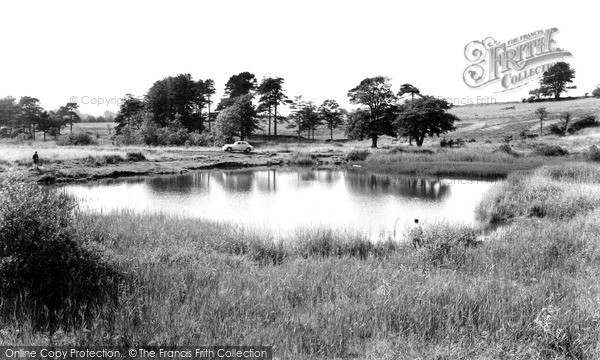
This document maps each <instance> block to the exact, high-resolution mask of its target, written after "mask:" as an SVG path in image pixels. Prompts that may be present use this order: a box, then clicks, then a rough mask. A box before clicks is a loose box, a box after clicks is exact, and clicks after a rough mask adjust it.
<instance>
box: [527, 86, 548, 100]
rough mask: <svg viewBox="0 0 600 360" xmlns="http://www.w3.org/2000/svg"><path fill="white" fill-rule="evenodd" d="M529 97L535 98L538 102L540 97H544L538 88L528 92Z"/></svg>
mask: <svg viewBox="0 0 600 360" xmlns="http://www.w3.org/2000/svg"><path fill="white" fill-rule="evenodd" d="M529 95H531V96H533V97H535V99H536V100H539V99H540V97H541V96H542V95H544V92H543V91H542V89H540V88H538V89H533V90H531V91H530V92H529Z"/></svg>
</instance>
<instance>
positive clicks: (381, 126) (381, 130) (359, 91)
mask: <svg viewBox="0 0 600 360" xmlns="http://www.w3.org/2000/svg"><path fill="white" fill-rule="evenodd" d="M348 97H349V98H350V103H352V104H360V105H364V106H366V107H368V109H369V112H368V115H369V116H368V117H367V118H365V117H364V116H362V115H361V116H358V117H357V116H355V117H354V118H353V121H358V120H360V121H363V122H365V123H364V124H352V128H353V130H352V131H351V132H350V133H351V134H352V136H354V137H355V138H356V139H359V140H362V139H364V138H366V137H370V138H371V147H374V148H376V147H377V139H378V138H379V136H381V135H389V136H395V135H396V133H395V129H394V127H393V125H392V122H393V120H394V119H393V118H391V117H390V116H386V115H389V112H388V111H386V110H389V109H390V108H391V107H393V106H394V104H395V103H396V97H395V96H394V93H393V92H392V90H391V85H390V80H389V79H388V78H386V77H383V76H377V77H373V78H366V79H364V80H363V81H361V82H360V84H359V85H358V86H357V87H355V88H353V89H351V90H350V91H348ZM361 114H362V113H361Z"/></svg>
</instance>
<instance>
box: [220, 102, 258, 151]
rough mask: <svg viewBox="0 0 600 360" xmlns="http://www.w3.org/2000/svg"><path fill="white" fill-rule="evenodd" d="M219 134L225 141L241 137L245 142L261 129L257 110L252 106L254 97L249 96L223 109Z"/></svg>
mask: <svg viewBox="0 0 600 360" xmlns="http://www.w3.org/2000/svg"><path fill="white" fill-rule="evenodd" d="M216 125H217V126H216V127H217V133H218V135H219V136H221V137H222V138H223V139H224V140H227V141H229V140H232V139H233V137H234V136H239V137H240V140H244V139H245V138H246V137H247V136H250V135H252V133H253V132H254V131H255V130H257V129H259V128H260V127H259V123H258V116H257V113H256V108H255V107H254V104H252V95H251V94H247V95H243V96H240V97H238V98H237V99H235V101H234V102H233V104H231V105H230V106H228V107H226V108H225V109H223V110H222V111H221V112H220V113H219V115H218V116H217V124H216Z"/></svg>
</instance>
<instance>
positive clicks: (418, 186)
mask: <svg viewBox="0 0 600 360" xmlns="http://www.w3.org/2000/svg"><path fill="white" fill-rule="evenodd" d="M490 186H491V183H490V182H481V181H479V182H464V183H461V182H452V181H449V180H446V179H423V178H414V177H392V176H383V175H373V174H365V173H355V172H346V171H343V170H310V169H300V170H293V171H292V170H274V169H270V170H261V171H211V172H195V173H189V174H185V175H177V176H162V177H153V178H144V179H128V180H116V181H115V180H113V181H107V182H103V183H94V184H83V185H82V184H79V185H68V186H65V187H64V189H65V191H67V192H69V193H71V194H73V195H75V196H76V197H77V198H78V199H80V203H81V206H82V207H83V208H84V209H87V210H90V211H98V210H101V211H111V210H119V209H130V210H133V211H149V212H162V213H172V214H177V215H181V216H187V217H197V218H207V219H213V220H224V221H232V222H236V223H241V224H245V225H248V226H257V227H265V226H267V227H269V228H271V229H272V230H274V231H275V232H280V233H285V232H287V231H289V230H290V229H293V228H296V227H304V226H328V227H334V228H347V229H352V230H355V231H360V232H364V233H367V234H377V233H379V232H380V231H393V230H394V228H395V227H396V226H400V227H402V225H403V224H408V223H409V222H410V221H412V219H414V218H419V219H423V220H424V221H436V220H440V219H447V220H449V221H456V222H467V223H472V222H474V214H473V210H474V208H475V206H476V205H477V203H478V202H479V200H480V198H481V196H482V194H483V193H484V192H485V191H486V190H487V189H488V188H489V187H490Z"/></svg>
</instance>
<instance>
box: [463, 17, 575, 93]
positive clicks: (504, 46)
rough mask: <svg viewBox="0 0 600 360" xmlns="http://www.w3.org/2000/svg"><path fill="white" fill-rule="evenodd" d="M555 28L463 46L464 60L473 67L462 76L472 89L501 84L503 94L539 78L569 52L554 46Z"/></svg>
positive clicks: (556, 30)
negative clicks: (508, 38)
mask: <svg viewBox="0 0 600 360" xmlns="http://www.w3.org/2000/svg"><path fill="white" fill-rule="evenodd" d="M557 32H558V29H557V28H551V29H547V30H538V31H534V32H532V33H529V34H524V35H521V36H519V37H516V38H514V39H512V40H509V41H506V42H504V43H500V42H498V41H496V40H494V38H492V37H488V38H485V39H484V40H482V41H471V42H470V43H468V44H467V46H465V58H467V60H468V61H469V62H471V63H472V64H471V65H469V66H468V67H467V68H466V69H465V71H464V73H463V79H464V81H465V84H467V85H468V86H469V87H471V88H480V87H483V86H486V85H490V84H494V83H500V84H501V85H502V88H503V89H502V91H509V90H514V89H516V88H519V87H521V86H523V85H526V84H528V83H530V82H531V81H533V80H536V79H539V78H540V77H541V76H542V74H543V73H544V71H546V70H548V68H550V66H552V65H553V64H555V63H556V62H557V61H558V60H559V59H564V57H565V56H572V55H571V53H570V52H569V51H566V50H564V49H561V48H559V47H557V46H556V40H554V39H553V36H554V35H555V34H556V33H557Z"/></svg>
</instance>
